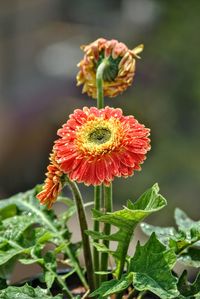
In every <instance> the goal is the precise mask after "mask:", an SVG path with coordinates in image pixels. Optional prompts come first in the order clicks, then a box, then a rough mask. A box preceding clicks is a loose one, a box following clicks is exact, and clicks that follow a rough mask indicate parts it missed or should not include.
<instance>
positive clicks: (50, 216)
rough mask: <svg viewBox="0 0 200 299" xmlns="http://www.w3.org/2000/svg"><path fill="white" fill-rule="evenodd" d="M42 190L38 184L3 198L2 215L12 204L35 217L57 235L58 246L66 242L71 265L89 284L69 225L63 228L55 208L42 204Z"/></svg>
mask: <svg viewBox="0 0 200 299" xmlns="http://www.w3.org/2000/svg"><path fill="white" fill-rule="evenodd" d="M40 190H41V186H36V187H35V188H34V189H32V190H29V191H27V192H25V193H19V194H17V195H14V196H12V197H10V198H8V199H5V200H1V201H0V217H1V209H2V208H4V209H5V207H10V206H12V207H13V206H15V210H17V213H18V214H21V215H22V214H23V215H24V217H25V218H26V219H29V217H30V218H31V217H34V218H35V223H37V224H40V226H42V227H44V228H45V229H46V231H49V232H51V233H53V234H54V235H55V236H56V238H55V239H54V243H55V244H56V245H57V246H60V245H61V244H63V243H65V246H64V247H63V253H64V255H65V256H67V257H68V258H69V259H70V262H71V265H72V267H73V268H74V269H76V272H77V274H78V276H79V277H80V279H81V281H82V283H83V284H84V285H85V286H87V282H86V280H85V277H84V275H83V272H82V269H81V267H80V264H79V261H78V259H77V256H76V252H75V251H74V247H73V245H72V244H71V243H70V238H71V234H70V233H69V231H68V228H67V227H65V228H63V224H62V221H59V219H58V218H57V216H56V215H55V213H54V211H53V210H48V209H47V208H46V207H45V206H42V205H40V203H39V201H38V200H37V199H36V194H38V192H39V191H40ZM67 202H68V203H69V202H70V201H69V200H67ZM71 206H72V203H71ZM72 209H73V208H72ZM71 213H72V211H70V214H71ZM68 216H69V215H68ZM10 219H11V218H7V220H8V222H9V221H10Z"/></svg>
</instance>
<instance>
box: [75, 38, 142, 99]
mask: <svg viewBox="0 0 200 299" xmlns="http://www.w3.org/2000/svg"><path fill="white" fill-rule="evenodd" d="M81 49H82V50H83V51H84V53H85V55H84V58H83V60H81V61H80V63H79V64H78V67H79V68H80V71H79V73H78V75H77V85H81V84H83V90H82V91H83V93H84V92H87V94H88V95H89V96H91V97H93V98H96V97H97V88H96V70H97V67H98V66H99V65H100V63H101V62H102V60H103V59H107V61H108V65H109V67H108V68H107V69H106V70H105V71H104V87H103V88H104V95H105V96H108V97H115V96H116V95H118V94H119V93H122V92H123V91H124V90H126V89H127V88H128V86H130V85H131V84H132V81H133V77H134V74H135V64H136V58H139V56H138V54H139V53H140V52H142V50H143V45H139V46H137V47H136V48H135V49H133V50H130V49H128V48H127V46H126V45H125V44H123V43H120V42H118V41H117V40H114V39H112V40H106V39H104V38H99V39H97V40H96V41H94V42H93V43H91V44H89V45H86V46H82V47H81Z"/></svg>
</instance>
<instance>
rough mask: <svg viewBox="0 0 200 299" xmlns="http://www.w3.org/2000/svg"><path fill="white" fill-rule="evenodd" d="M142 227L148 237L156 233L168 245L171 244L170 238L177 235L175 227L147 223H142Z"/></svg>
mask: <svg viewBox="0 0 200 299" xmlns="http://www.w3.org/2000/svg"><path fill="white" fill-rule="evenodd" d="M140 227H141V229H142V231H143V232H144V233H145V234H146V235H147V236H151V234H152V233H155V234H156V236H157V237H158V239H159V240H160V241H161V242H163V243H164V244H166V245H168V244H169V238H170V237H174V235H175V234H176V233H177V232H176V230H175V228H174V227H160V226H155V225H151V224H148V223H145V222H142V223H141V224H140Z"/></svg>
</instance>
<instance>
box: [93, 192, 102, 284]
mask: <svg viewBox="0 0 200 299" xmlns="http://www.w3.org/2000/svg"><path fill="white" fill-rule="evenodd" d="M101 189H102V188H101V186H95V187H94V208H95V210H98V211H100V209H101V195H102V194H101ZM94 231H95V232H99V221H94ZM94 242H98V240H94ZM93 259H94V271H95V272H96V271H99V270H100V267H99V266H100V261H99V252H98V251H97V249H96V248H95V247H93ZM95 279H96V287H97V288H98V287H99V282H100V280H99V275H95Z"/></svg>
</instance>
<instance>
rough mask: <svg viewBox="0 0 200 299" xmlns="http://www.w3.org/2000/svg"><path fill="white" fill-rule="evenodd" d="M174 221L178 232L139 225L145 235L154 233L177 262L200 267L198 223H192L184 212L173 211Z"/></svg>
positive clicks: (173, 229) (168, 228)
mask: <svg viewBox="0 0 200 299" xmlns="http://www.w3.org/2000/svg"><path fill="white" fill-rule="evenodd" d="M175 219H176V223H177V226H178V231H176V230H175V228H173V227H159V226H153V225H149V224H147V223H142V224H141V229H142V230H143V232H144V233H145V234H146V235H150V234H151V233H152V232H155V233H156V235H157V237H158V239H159V240H160V241H161V242H163V243H164V244H166V245H168V246H169V248H172V249H173V250H174V252H175V253H176V254H177V257H178V260H179V261H180V262H181V263H183V264H185V265H186V266H193V267H199V266H200V249H199V248H198V246H200V242H199V240H200V221H193V220H192V219H190V218H189V217H188V216H187V215H186V213H185V212H183V211H182V210H180V209H176V210H175Z"/></svg>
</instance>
